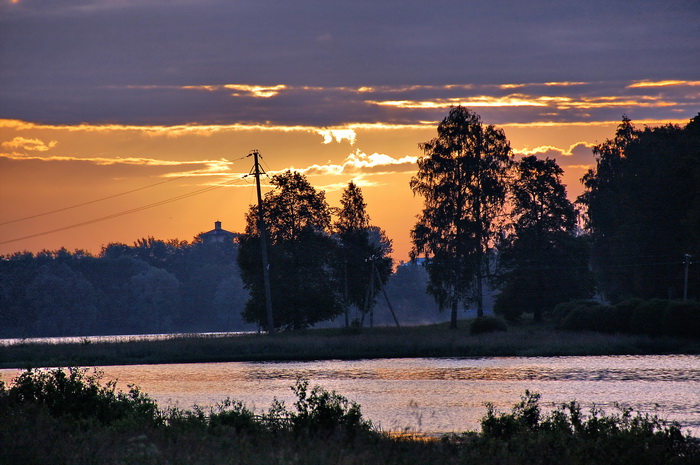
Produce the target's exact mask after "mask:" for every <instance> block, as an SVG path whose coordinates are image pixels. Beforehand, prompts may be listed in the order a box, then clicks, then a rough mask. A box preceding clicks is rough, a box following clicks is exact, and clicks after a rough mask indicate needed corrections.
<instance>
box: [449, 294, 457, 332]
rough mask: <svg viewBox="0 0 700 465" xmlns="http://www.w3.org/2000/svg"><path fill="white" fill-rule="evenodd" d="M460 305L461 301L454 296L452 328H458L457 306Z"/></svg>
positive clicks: (451, 313) (451, 318)
mask: <svg viewBox="0 0 700 465" xmlns="http://www.w3.org/2000/svg"><path fill="white" fill-rule="evenodd" d="M458 306H459V301H458V300H457V299H456V298H454V299H452V309H451V312H450V329H457V307H458Z"/></svg>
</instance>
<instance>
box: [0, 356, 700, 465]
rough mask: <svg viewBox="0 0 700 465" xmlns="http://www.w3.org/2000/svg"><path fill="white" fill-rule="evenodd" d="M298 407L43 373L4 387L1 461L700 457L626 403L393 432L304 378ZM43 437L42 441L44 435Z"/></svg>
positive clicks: (499, 462)
mask: <svg viewBox="0 0 700 465" xmlns="http://www.w3.org/2000/svg"><path fill="white" fill-rule="evenodd" d="M291 388H292V391H293V392H294V394H295V396H296V399H297V400H296V402H294V404H293V407H291V408H288V407H286V406H285V405H284V404H281V403H278V404H276V405H273V406H272V407H271V408H270V410H268V411H267V412H266V413H262V414H256V413H254V412H253V411H251V410H249V409H248V408H247V407H246V406H245V405H244V404H241V403H240V402H236V401H225V402H223V403H221V404H218V405H217V406H216V407H214V408H212V409H210V410H208V411H207V410H205V409H201V408H200V409H194V410H182V409H161V408H160V407H159V406H158V405H157V404H156V403H155V402H154V401H153V400H152V399H151V398H149V397H148V396H147V395H146V394H144V393H142V392H140V391H139V390H138V389H137V388H133V387H132V388H130V390H129V392H128V393H124V392H122V391H115V389H114V385H113V384H111V382H109V381H107V382H106V383H103V382H102V380H101V379H100V377H99V375H94V374H91V373H90V372H89V371H88V370H86V369H82V370H81V369H73V370H60V369H56V370H51V371H43V370H33V371H27V372H24V373H23V375H22V376H21V377H19V378H18V379H17V380H15V381H14V382H13V383H12V385H10V386H5V385H3V384H0V444H3V446H4V447H2V448H0V463H1V464H5V463H7V464H16V463H32V464H37V465H39V464H52V465H56V464H71V465H74V464H94V463H110V464H116V463H134V464H163V465H166V464H173V465H175V464H188V465H189V464H202V465H204V464H223V463H227V464H250V463H256V464H270V465H273V464H282V463H284V464H311V463H313V464H325V463H328V464H331V463H334V464H337V463H343V464H347V465H351V464H365V463H385V464H394V463H395V464H405V465H412V464H416V465H418V464H425V463H440V464H444V465H450V464H455V465H456V464H479V465H504V464H533V465H535V464H542V463H557V464H561V465H580V464H588V463H591V464H592V463H619V464H623V463H625V464H626V463H635V464H638V465H656V464H660V463H673V464H677V465H691V464H697V463H698V459H699V458H700V442H699V441H698V439H697V438H694V437H692V436H690V435H687V434H684V433H683V432H682V431H681V429H680V428H679V426H678V425H677V424H674V423H672V422H666V421H664V420H663V419H660V418H658V417H656V416H649V415H644V414H639V413H637V412H634V411H632V410H631V409H620V410H619V411H617V412H614V413H611V414H607V415H606V414H605V413H603V412H602V411H600V410H599V409H597V410H592V411H591V412H590V413H588V414H587V413H585V412H583V411H582V409H581V407H580V405H578V404H577V403H576V402H574V401H572V402H569V403H567V404H565V405H561V406H559V407H558V408H557V409H555V410H554V411H552V412H549V413H547V412H545V411H543V410H542V408H541V407H540V402H539V400H540V397H539V395H538V394H537V393H532V392H529V391H526V392H525V393H524V394H523V395H522V396H521V399H520V402H518V403H517V404H515V405H514V406H513V408H512V410H511V411H510V412H509V413H506V412H499V411H496V410H494V409H493V408H491V407H488V406H487V408H486V413H485V415H484V417H483V418H482V420H481V428H480V430H479V431H470V432H455V433H452V434H447V435H443V436H440V437H430V436H416V435H412V434H409V435H406V434H391V433H387V432H384V431H382V430H381V429H378V428H376V427H375V426H374V425H373V424H372V422H371V421H370V420H368V419H366V418H365V417H364V415H363V414H362V411H361V406H360V405H358V404H356V403H355V402H352V401H350V400H348V399H346V398H345V397H343V396H342V395H340V394H338V393H336V392H334V391H327V390H325V389H324V388H323V387H321V386H313V387H312V386H310V385H309V383H308V382H307V381H305V380H297V382H296V384H295V385H293V386H291ZM37 438H41V440H40V441H37Z"/></svg>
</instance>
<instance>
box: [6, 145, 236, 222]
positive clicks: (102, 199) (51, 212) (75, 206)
mask: <svg viewBox="0 0 700 465" xmlns="http://www.w3.org/2000/svg"><path fill="white" fill-rule="evenodd" d="M244 158H247V156H245V157H240V158H236V159H235V160H230V162H231V163H234V162H236V161H239V160H243V159H244ZM186 177H188V176H178V177H175V178H171V179H166V180H165V181H160V182H157V183H155V184H149V185H148V186H143V187H138V188H136V189H131V190H128V191H125V192H120V193H118V194H113V195H108V196H106V197H101V198H99V199H95V200H89V201H87V202H83V203H79V204H75V205H70V206H68V207H62V208H58V209H56V210H51V211H48V212H44V213H37V214H35V215H29V216H25V217H22V218H16V219H14V220H9V221H3V222H1V223H0V226H4V225H6V224H13V223H19V222H20V221H26V220H31V219H34V218H39V217H42V216H46V215H52V214H54V213H60V212H64V211H67V210H72V209H74V208H79V207H84V206H86V205H92V204H93V203H98V202H102V201H105V200H110V199H114V198H116V197H121V196H124V195H127V194H133V193H134V192H139V191H142V190H146V189H150V188H151V187H156V186H160V185H162V184H166V183H169V182H173V181H177V180H179V179H184V178H186Z"/></svg>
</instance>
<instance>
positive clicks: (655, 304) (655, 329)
mask: <svg viewBox="0 0 700 465" xmlns="http://www.w3.org/2000/svg"><path fill="white" fill-rule="evenodd" d="M668 304H669V301H668V300H664V299H652V300H647V301H644V302H642V303H640V304H639V305H638V306H637V307H636V308H635V309H634V311H633V312H632V316H631V318H630V332H631V333H634V334H647V335H649V336H660V335H661V333H662V332H663V319H664V313H665V312H666V307H668Z"/></svg>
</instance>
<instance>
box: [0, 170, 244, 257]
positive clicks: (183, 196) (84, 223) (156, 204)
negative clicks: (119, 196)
mask: <svg viewBox="0 0 700 465" xmlns="http://www.w3.org/2000/svg"><path fill="white" fill-rule="evenodd" d="M238 181H242V179H241V178H236V179H233V180H231V181H226V182H224V183H220V184H216V185H213V186H208V187H205V188H202V189H198V190H196V191H192V192H189V193H187V194H181V195H178V196H175V197H171V198H168V199H164V200H160V201H158V202H154V203H151V204H147V205H143V206H140V207H136V208H132V209H129V210H124V211H121V212H117V213H113V214H111V215H106V216H102V217H99V218H94V219H91V220H87V221H82V222H80V223H75V224H71V225H67V226H62V227H60V228H55V229H52V230H49V231H42V232H39V233H34V234H29V235H26V236H22V237H17V238H14V239H8V240H5V241H0V245H1V244H9V243H11V242H17V241H22V240H25V239H32V238H34V237H39V236H46V235H48V234H53V233H57V232H61V231H66V230H69V229H75V228H79V227H82V226H88V225H91V224H94V223H99V222H102V221H106V220H111V219H114V218H119V217H121V216H125V215H130V214H132V213H138V212H141V211H143V210H148V209H150V208H155V207H159V206H162V205H166V204H169V203H172V202H177V201H179V200H183V199H186V198H189V197H193V196H195V195H200V194H204V193H206V192H210V191H213V190H216V189H220V188H222V187H226V186H228V185H232V184H234V183H236V182H238Z"/></svg>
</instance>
